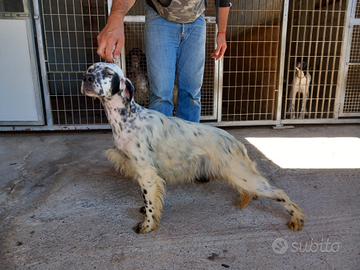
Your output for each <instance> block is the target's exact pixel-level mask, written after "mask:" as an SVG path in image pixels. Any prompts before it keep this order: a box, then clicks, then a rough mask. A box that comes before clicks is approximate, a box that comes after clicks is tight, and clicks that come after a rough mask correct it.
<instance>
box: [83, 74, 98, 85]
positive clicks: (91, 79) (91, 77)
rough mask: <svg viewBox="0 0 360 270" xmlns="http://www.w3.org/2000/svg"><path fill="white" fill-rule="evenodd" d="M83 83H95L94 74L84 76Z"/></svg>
mask: <svg viewBox="0 0 360 270" xmlns="http://www.w3.org/2000/svg"><path fill="white" fill-rule="evenodd" d="M83 81H84V82H87V83H93V82H94V81H95V75H94V74H85V75H84V77H83Z"/></svg>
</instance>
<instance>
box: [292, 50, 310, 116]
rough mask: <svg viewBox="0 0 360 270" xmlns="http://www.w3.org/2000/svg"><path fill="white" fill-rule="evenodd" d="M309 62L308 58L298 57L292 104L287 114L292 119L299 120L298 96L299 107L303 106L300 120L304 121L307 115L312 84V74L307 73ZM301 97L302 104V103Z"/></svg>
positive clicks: (293, 81) (293, 82)
mask: <svg viewBox="0 0 360 270" xmlns="http://www.w3.org/2000/svg"><path fill="white" fill-rule="evenodd" d="M307 62H308V61H307V57H298V58H297V60H296V66H295V70H296V72H295V74H296V75H295V77H294V79H293V80H292V83H291V85H292V86H291V90H290V96H289V98H290V100H291V104H290V106H289V109H288V112H287V114H288V115H290V118H291V119H296V118H297V113H296V111H295V100H296V94H297V95H298V99H299V105H300V104H301V109H300V115H299V119H304V116H305V113H306V102H307V100H308V98H309V88H310V82H311V74H310V73H309V72H306V67H307ZM301 95H302V102H300V96H301Z"/></svg>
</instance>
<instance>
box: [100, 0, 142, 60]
mask: <svg viewBox="0 0 360 270" xmlns="http://www.w3.org/2000/svg"><path fill="white" fill-rule="evenodd" d="M134 3H135V0H113V3H112V7H111V12H110V16H109V18H108V21H107V23H106V26H105V27H104V29H103V30H102V31H101V32H100V34H99V35H98V37H97V40H98V46H99V47H98V50H97V53H98V55H100V56H101V57H102V58H104V59H106V61H108V62H112V61H113V60H112V59H113V57H114V58H115V59H117V58H118V57H119V55H120V53H121V50H122V48H123V46H124V42H125V35H124V17H125V15H126V13H127V12H128V11H129V10H130V8H131V7H132V6H133V5H134ZM114 46H116V48H115V50H114ZM113 50H114V53H113Z"/></svg>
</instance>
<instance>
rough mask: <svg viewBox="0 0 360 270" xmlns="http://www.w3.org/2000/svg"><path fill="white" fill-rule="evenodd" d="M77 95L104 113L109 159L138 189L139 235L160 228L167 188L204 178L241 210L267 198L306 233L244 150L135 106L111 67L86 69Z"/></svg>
mask: <svg viewBox="0 0 360 270" xmlns="http://www.w3.org/2000/svg"><path fill="white" fill-rule="evenodd" d="M81 91H82V93H84V94H85V95H88V96H91V97H97V98H99V99H100V100H101V102H102V104H103V106H104V108H105V110H106V114H107V117H108V120H109V123H110V125H111V128H112V132H113V143H114V148H113V149H111V150H108V152H107V157H108V159H109V160H110V161H111V162H112V163H113V164H114V166H115V168H116V169H117V170H119V171H120V172H122V173H123V174H124V175H126V176H128V177H131V178H133V179H136V180H137V181H138V183H139V185H140V187H141V190H142V193H143V198H144V203H145V207H142V213H143V214H144V216H145V218H144V221H143V222H141V223H139V224H138V225H137V226H136V227H135V228H134V229H135V231H136V232H137V233H148V232H150V231H152V230H156V228H157V226H158V225H159V222H160V217H161V211H162V208H163V203H164V199H163V195H164V194H165V184H167V183H173V182H185V181H193V179H196V178H199V177H200V176H203V175H207V176H209V177H210V179H211V180H216V179H218V180H222V181H225V182H227V183H228V184H229V185H231V186H232V187H234V188H235V189H236V190H237V191H238V192H239V194H240V202H239V207H240V209H241V208H244V207H245V206H246V205H247V204H248V203H249V202H250V201H251V200H252V199H253V198H254V197H257V196H264V197H268V198H271V199H273V200H275V201H277V202H278V203H280V204H281V205H282V206H283V207H284V208H285V209H286V210H287V212H288V213H289V214H290V222H289V223H288V226H289V227H290V229H291V230H300V229H302V228H303V227H304V222H305V215H304V214H302V213H301V210H300V208H299V207H298V206H297V205H296V204H295V203H293V202H292V201H291V200H290V199H289V197H288V196H287V195H286V194H285V193H284V191H282V190H281V189H277V188H275V187H272V186H270V185H269V183H268V182H267V180H266V179H265V178H264V177H262V176H261V175H260V174H259V172H258V171H257V170H256V166H255V163H254V162H252V161H251V160H250V159H249V157H248V155H247V152H246V149H245V147H244V145H243V144H241V143H240V142H239V141H237V140H236V139H235V138H234V137H233V136H232V135H230V134H229V133H227V132H225V131H224V130H221V129H218V128H215V127H212V126H208V125H204V124H199V123H192V122H188V121H184V120H182V119H179V118H175V117H167V116H165V115H163V114H161V113H159V112H156V111H152V110H148V109H146V108H143V107H141V106H140V105H138V104H136V103H135V101H134V99H133V95H134V88H133V85H132V83H131V82H130V80H128V79H127V78H125V77H124V73H123V71H122V70H121V69H120V68H119V67H118V66H117V65H115V64H109V63H96V64H94V65H92V66H91V67H89V69H88V71H87V73H86V74H85V75H84V79H83V82H82V89H81Z"/></svg>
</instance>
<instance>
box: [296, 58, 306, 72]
mask: <svg viewBox="0 0 360 270" xmlns="http://www.w3.org/2000/svg"><path fill="white" fill-rule="evenodd" d="M307 63H308V59H307V57H298V58H297V59H296V68H298V69H300V70H306V67H307Z"/></svg>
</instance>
